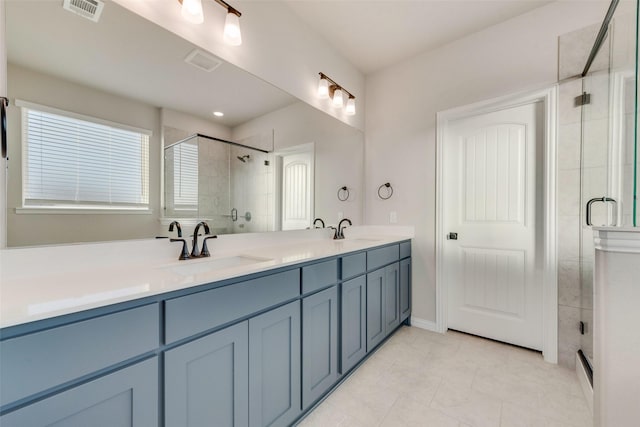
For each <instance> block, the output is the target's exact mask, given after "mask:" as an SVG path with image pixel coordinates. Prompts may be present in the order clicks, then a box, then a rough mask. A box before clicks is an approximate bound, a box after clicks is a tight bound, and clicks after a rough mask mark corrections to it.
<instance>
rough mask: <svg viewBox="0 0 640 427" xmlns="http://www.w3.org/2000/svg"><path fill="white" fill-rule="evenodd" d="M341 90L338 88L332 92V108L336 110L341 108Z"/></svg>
mask: <svg viewBox="0 0 640 427" xmlns="http://www.w3.org/2000/svg"><path fill="white" fill-rule="evenodd" d="M342 103H343V100H342V89H340V88H338V89H336V90H335V91H334V92H333V106H334V107H336V108H342Z"/></svg>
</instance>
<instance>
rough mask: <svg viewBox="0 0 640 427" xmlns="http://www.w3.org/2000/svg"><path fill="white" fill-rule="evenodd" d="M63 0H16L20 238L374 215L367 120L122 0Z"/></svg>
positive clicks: (128, 234) (120, 235)
mask: <svg viewBox="0 0 640 427" xmlns="http://www.w3.org/2000/svg"><path fill="white" fill-rule="evenodd" d="M62 3H63V2H54V1H49V0H42V1H39V0H35V1H24V2H22V1H21V2H6V4H5V7H6V15H7V16H6V22H7V34H6V43H7V56H8V71H7V82H8V93H9V98H10V102H11V105H10V108H9V111H8V126H9V129H8V140H9V163H8V164H9V173H8V188H7V209H8V212H7V245H8V246H14V247H15V246H31V245H40V244H61V243H73V242H89V241H109V240H122V239H138V238H152V237H156V236H166V235H168V231H167V224H168V223H169V222H170V221H172V220H174V219H178V220H182V221H184V222H185V223H186V225H187V228H188V224H189V223H195V222H196V221H199V220H201V219H204V220H207V221H210V222H211V223H212V227H213V228H214V230H215V231H216V232H218V233H237V232H252V231H271V230H281V229H293V228H304V227H307V226H309V225H310V222H309V221H310V220H312V219H313V218H314V217H322V218H323V219H324V220H325V221H326V222H327V223H329V224H331V223H336V222H338V220H339V219H340V218H341V217H342V216H344V217H349V218H351V219H353V220H354V222H355V223H358V222H360V221H362V194H361V191H362V188H363V150H364V137H363V134H362V132H360V131H358V130H356V129H354V128H352V127H350V126H348V125H346V124H344V123H342V122H340V121H338V120H336V119H334V118H332V117H330V116H328V115H326V114H324V113H322V112H320V111H318V110H316V109H314V108H312V107H311V106H309V105H307V104H305V103H303V102H300V101H299V100H297V99H296V98H294V97H292V96H290V95H289V94H287V93H285V92H283V91H281V90H280V89H278V88H275V87H273V86H272V85H270V84H268V83H265V82H264V81H262V80H261V79H259V78H256V77H255V76H253V75H251V74H249V73H247V72H245V71H243V70H241V69H239V68H237V67H235V66H233V65H231V64H228V63H226V62H224V61H221V60H220V59H218V58H217V57H215V56H214V55H211V54H210V53H208V52H206V51H203V50H201V49H199V48H198V47H197V46H194V45H193V44H191V43H189V42H187V41H186V40H184V39H182V38H180V37H178V36H176V35H175V34H173V33H170V32H169V31H167V30H165V29H163V28H161V27H158V26H157V25H155V24H153V23H151V22H149V21H146V20H145V19H144V18H142V17H140V16H138V15H136V14H134V13H132V12H130V11H128V10H126V9H125V8H123V7H121V6H119V5H117V4H115V3H113V2H106V4H105V7H104V10H103V12H102V15H101V16H100V19H99V20H98V22H92V21H90V20H88V19H86V18H84V17H81V16H78V15H76V14H74V13H71V12H69V11H67V10H65V9H64V8H63V6H62ZM241 48H242V47H240V49H241ZM216 111H217V112H221V113H223V114H224V115H223V116H222V117H217V116H214V115H213V113H214V112H216ZM87 135H89V136H87ZM52 141H53V143H52ZM189 156H192V157H193V156H195V158H196V160H195V162H196V163H195V165H197V167H196V168H194V167H193V165H194V163H193V162H194V160H193V158H191V160H190V161H191V162H192V163H191V166H188V163H187V162H188V161H189ZM176 159H178V160H180V161H177V160H176ZM301 162H302V163H304V162H306V164H307V165H308V166H309V167H308V168H307V172H306V173H307V174H308V175H307V178H306V180H304V179H300V177H299V176H298V175H295V173H294V172H293V171H294V170H295V171H297V172H296V173H298V174H299V172H300V170H301V169H300V168H296V167H293V166H292V165H294V164H301ZM105 164H109V165H111V164H113V167H111V166H110V168H109V171H106V172H105V171H104V170H103V168H102V166H103V165H105ZM180 165H185V168H184V170H179V169H177V168H178V167H179V166H180ZM287 167H289V169H287ZM195 169H197V171H196V170H195ZM288 170H290V171H291V172H290V177H296V176H297V177H298V181H295V182H294V181H291V179H289V178H287V177H288V175H287V174H288V173H289V172H287V171H288ZM178 172H180V173H181V174H182V175H180V176H178V175H177V173H178ZM189 174H191V177H189ZM194 174H195V175H194ZM189 179H191V180H192V181H191V182H188V181H189ZM288 179H289V181H287V180H288ZM69 182H72V184H71V187H69ZM286 182H289V184H290V186H289V187H287V186H286V185H287V184H286ZM64 185H66V186H67V187H65V188H64V189H62V187H63V186H64ZM176 185H177V186H178V187H176ZM189 185H190V187H189ZM291 185H293V186H294V187H295V186H296V185H297V187H295V188H294V187H291ZM343 186H347V187H348V188H349V189H350V197H349V199H348V200H346V201H340V200H338V198H337V196H336V193H337V190H338V189H339V188H341V187H343ZM70 188H71V190H70ZM287 188H289V193H287ZM292 188H293V190H292ZM294 190H295V191H294ZM303 190H304V192H303ZM189 191H191V192H193V191H195V192H196V194H193V193H192V194H190V193H189ZM295 194H297V195H299V196H292V195H295ZM176 196H178V198H177V199H176ZM296 197H297V198H296ZM285 199H287V200H289V202H288V203H289V204H286V200H285ZM303 205H304V209H306V212H305V213H304V215H300V211H299V210H296V209H302V208H301V207H302V206H303Z"/></svg>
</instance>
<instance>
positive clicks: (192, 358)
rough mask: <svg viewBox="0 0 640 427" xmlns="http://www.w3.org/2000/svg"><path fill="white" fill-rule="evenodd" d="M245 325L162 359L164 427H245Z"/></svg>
mask: <svg viewBox="0 0 640 427" xmlns="http://www.w3.org/2000/svg"><path fill="white" fill-rule="evenodd" d="M248 341H249V336H248V322H246V321H245V322H242V323H239V324H237V325H234V326H231V327H228V328H226V329H223V330H221V331H219V332H216V333H213V334H211V335H207V336H205V337H203V338H200V339H198V340H196V341H193V342H190V343H188V344H184V345H181V346H180V347H176V348H174V349H172V350H169V351H167V352H166V355H165V385H166V387H165V414H166V426H167V427H195V426H216V427H218V426H219V427H224V426H229V427H241V426H247V425H248V424H249V420H248V413H249V402H248V399H249V389H248V382H249V378H248V370H249V360H248V357H249V348H248V347H249V346H248Z"/></svg>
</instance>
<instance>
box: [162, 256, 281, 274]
mask: <svg viewBox="0 0 640 427" xmlns="http://www.w3.org/2000/svg"><path fill="white" fill-rule="evenodd" d="M267 261H272V259H271V258H260V257H253V256H246V255H236V256H231V257H227V258H218V259H207V260H197V261H196V260H186V261H181V262H180V264H173V265H170V266H166V267H162V268H164V269H166V270H169V271H171V272H172V273H176V274H181V275H184V276H193V275H196V274H202V273H207V272H210V271H216V270H224V269H226V268H233V267H242V266H247V265H251V264H259V263H261V262H267Z"/></svg>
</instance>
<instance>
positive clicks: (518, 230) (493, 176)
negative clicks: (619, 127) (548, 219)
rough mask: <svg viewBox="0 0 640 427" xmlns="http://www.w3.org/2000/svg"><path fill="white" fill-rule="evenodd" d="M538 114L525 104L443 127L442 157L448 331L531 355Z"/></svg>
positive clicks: (537, 342) (536, 288) (537, 266)
mask: <svg viewBox="0 0 640 427" xmlns="http://www.w3.org/2000/svg"><path fill="white" fill-rule="evenodd" d="M542 111H543V108H542V104H541V103H531V104H526V105H522V106H517V107H511V108H507V109H503V110H499V111H494V112H490V113H484V114H478V115H474V116H471V117H467V118H464V119H459V120H455V121H452V122H449V125H448V126H447V129H446V131H445V140H444V141H445V142H444V151H443V157H444V168H443V171H444V172H443V179H444V182H443V187H444V197H443V202H444V219H443V224H444V227H445V228H444V230H445V231H446V232H447V235H448V237H452V238H451V239H450V238H448V239H447V240H446V241H445V244H444V252H443V254H444V262H443V265H444V280H445V281H444V284H445V286H446V289H447V292H448V294H447V301H448V311H447V324H448V327H449V328H450V329H456V330H460V331H464V332H469V333H472V334H476V335H480V336H484V337H488V338H492V339H496V340H500V341H504V342H508V343H512V344H516V345H520V346H524V347H529V348H533V349H537V350H541V349H542V283H541V277H542V274H541V272H542V262H541V254H542V238H541V236H542V226H541V224H542V215H541V209H540V208H541V206H542V203H541V200H540V199H541V198H540V196H539V194H541V192H542V185H541V183H540V181H541V177H542V173H541V167H539V166H538V165H539V164H541V161H542V158H543V156H542V147H543V141H542V134H543V126H544V119H543V114H542ZM449 233H457V236H453V235H451V236H449ZM455 237H457V239H453V238H455Z"/></svg>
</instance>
